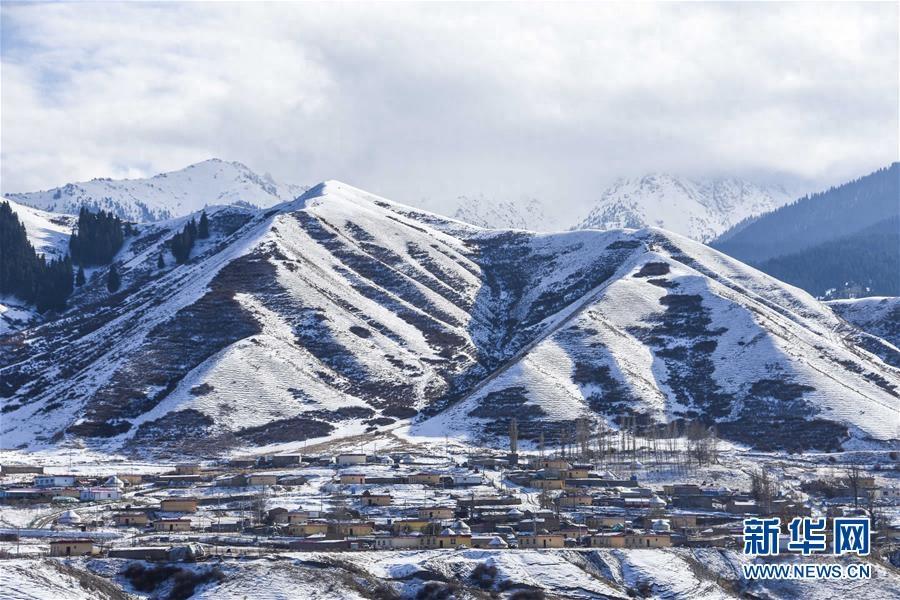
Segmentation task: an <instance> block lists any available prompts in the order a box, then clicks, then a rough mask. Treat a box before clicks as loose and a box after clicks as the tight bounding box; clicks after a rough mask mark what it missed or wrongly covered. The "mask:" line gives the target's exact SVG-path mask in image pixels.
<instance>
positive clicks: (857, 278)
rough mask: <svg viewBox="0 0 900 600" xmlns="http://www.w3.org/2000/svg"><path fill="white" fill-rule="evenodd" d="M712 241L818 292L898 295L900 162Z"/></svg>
mask: <svg viewBox="0 0 900 600" xmlns="http://www.w3.org/2000/svg"><path fill="white" fill-rule="evenodd" d="M712 246H713V247H715V248H717V249H718V250H721V251H722V252H725V253H726V254H728V255H730V256H733V257H735V258H737V259H739V260H742V261H744V262H747V263H750V264H752V265H754V266H757V267H758V268H760V269H761V270H763V271H765V272H766V273H769V274H770V275H773V276H774V277H777V278H779V279H781V280H782V281H786V282H788V283H792V284H794V285H797V286H800V287H802V288H803V289H805V290H807V291H808V292H810V293H812V294H814V295H816V296H820V297H826V298H828V297H843V296H848V295H849V296H851V297H852V296H869V295H875V296H893V295H900V163H894V164H892V165H891V166H890V167H887V168H884V169H879V170H878V171H875V172H874V173H871V174H870V175H866V176H865V177H861V178H860V179H857V180H855V181H851V182H849V183H846V184H844V185H841V186H838V187H834V188H831V189H829V190H827V191H825V192H821V193H818V194H812V195H809V196H805V197H803V198H800V199H799V200H797V201H795V202H793V203H791V204H789V205H786V206H783V207H781V208H779V209H777V210H775V211H773V212H771V213H768V214H765V215H763V216H761V217H759V218H757V219H755V220H753V221H752V222H745V223H742V224H739V225H738V226H736V227H735V228H733V229H732V230H730V231H727V232H725V233H724V234H723V235H721V236H720V237H719V238H718V239H717V240H714V241H713V242H712Z"/></svg>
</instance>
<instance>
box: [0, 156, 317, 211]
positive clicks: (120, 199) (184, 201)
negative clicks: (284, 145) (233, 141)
mask: <svg viewBox="0 0 900 600" xmlns="http://www.w3.org/2000/svg"><path fill="white" fill-rule="evenodd" d="M305 189H306V188H303V187H300V186H296V185H291V184H283V183H279V182H276V181H275V180H274V179H273V178H272V177H271V175H258V174H256V173H255V172H254V171H253V170H252V169H250V168H249V167H248V166H247V165H245V164H243V163H241V162H238V161H231V162H229V161H225V160H222V159H220V158H209V159H206V160H203V161H200V162H198V163H194V164H191V165H188V166H187V167H184V168H183V169H179V170H177V171H167V172H163V173H158V174H156V175H154V176H152V177H149V178H139V179H119V180H114V179H108V178H105V179H93V180H91V181H87V182H78V183H68V184H66V185H64V186H61V187H58V188H54V189H50V190H45V191H40V192H28V193H20V194H10V195H9V197H10V198H12V199H14V200H16V201H17V202H19V203H21V204H24V205H27V206H31V207H34V208H38V209H41V210H45V211H49V212H59V213H66V214H77V213H78V211H79V210H80V209H81V207H82V206H87V207H88V208H89V209H91V210H106V211H110V212H112V213H114V214H116V215H118V216H120V217H122V218H124V219H127V220H130V221H137V222H148V221H149V222H152V221H161V220H165V219H170V218H174V217H180V216H184V215H187V214H190V213H192V212H196V211H198V210H201V209H203V208H204V207H206V206H210V205H215V204H240V205H245V206H252V207H257V208H268V207H270V206H273V205H275V204H280V203H282V202H285V201H289V200H293V199H294V198H296V197H297V196H299V195H301V194H302V193H303V192H304V191H305Z"/></svg>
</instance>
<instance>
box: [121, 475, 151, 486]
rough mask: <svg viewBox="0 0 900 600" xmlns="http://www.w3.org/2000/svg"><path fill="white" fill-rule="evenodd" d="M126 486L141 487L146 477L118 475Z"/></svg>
mask: <svg viewBox="0 0 900 600" xmlns="http://www.w3.org/2000/svg"><path fill="white" fill-rule="evenodd" d="M116 477H118V478H119V479H120V480H121V481H122V482H123V483H124V484H125V485H140V484H141V483H143V482H144V476H143V475H140V474H137V473H116Z"/></svg>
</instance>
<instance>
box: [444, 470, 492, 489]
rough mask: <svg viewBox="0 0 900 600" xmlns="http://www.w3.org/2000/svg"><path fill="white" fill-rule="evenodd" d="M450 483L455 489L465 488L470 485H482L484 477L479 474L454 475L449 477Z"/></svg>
mask: <svg viewBox="0 0 900 600" xmlns="http://www.w3.org/2000/svg"><path fill="white" fill-rule="evenodd" d="M450 481H451V482H452V484H453V485H454V486H456V487H466V486H470V485H481V484H482V483H484V477H483V476H482V475H481V474H479V473H475V474H468V473H464V474H456V475H451V476H450Z"/></svg>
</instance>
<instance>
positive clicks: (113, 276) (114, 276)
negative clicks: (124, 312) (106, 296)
mask: <svg viewBox="0 0 900 600" xmlns="http://www.w3.org/2000/svg"><path fill="white" fill-rule="evenodd" d="M120 285H122V280H121V279H120V278H119V272H118V270H116V265H115V263H113V264H112V265H111V266H110V267H109V273H107V275H106V289H108V290H109V293H111V294H112V293H115V292H116V291H117V290H118V289H119V286H120Z"/></svg>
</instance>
